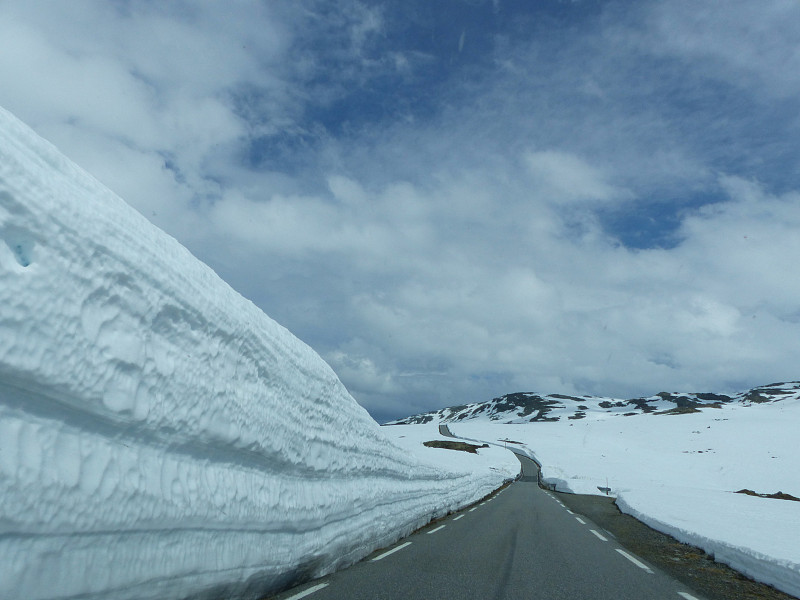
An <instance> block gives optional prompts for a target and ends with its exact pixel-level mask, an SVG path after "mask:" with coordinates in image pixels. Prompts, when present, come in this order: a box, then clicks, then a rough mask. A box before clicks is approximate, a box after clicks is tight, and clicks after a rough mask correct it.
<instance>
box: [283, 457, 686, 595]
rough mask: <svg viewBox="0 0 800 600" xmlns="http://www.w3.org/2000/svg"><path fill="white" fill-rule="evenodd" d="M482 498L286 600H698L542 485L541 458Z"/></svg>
mask: <svg viewBox="0 0 800 600" xmlns="http://www.w3.org/2000/svg"><path fill="white" fill-rule="evenodd" d="M518 458H519V459H520V462H521V463H522V471H523V477H522V478H521V479H520V480H519V481H517V482H515V483H513V484H511V485H510V486H508V487H507V488H505V489H504V490H502V491H500V492H499V493H495V494H493V495H492V496H490V497H489V499H488V500H487V501H485V502H481V503H479V504H477V505H475V506H472V507H468V508H466V509H464V510H462V511H461V512H459V513H457V514H453V515H450V516H448V517H447V518H445V519H442V520H440V521H437V522H434V523H432V524H430V525H428V526H427V527H425V528H423V529H421V530H420V531H418V532H416V533H415V534H413V535H411V536H409V537H408V538H405V539H403V540H400V541H399V542H397V543H396V544H395V545H393V546H390V547H388V548H384V549H382V550H379V551H377V552H375V553H374V554H373V555H371V556H369V557H367V558H366V559H365V560H363V561H361V562H359V563H357V564H356V565H354V566H352V567H350V568H349V569H345V570H343V571H339V572H337V573H333V574H332V575H329V576H327V577H323V578H322V579H319V580H316V581H313V582H309V583H307V584H304V585H302V586H298V587H297V588H294V589H292V590H289V591H287V592H284V593H283V594H280V595H279V596H276V598H277V599H280V600H299V599H300V598H308V599H309V600H331V599H339V598H346V599H348V600H362V599H363V600H381V599H386V600H389V599H392V600H394V599H410V600H417V599H418V600H447V599H453V600H455V599H459V600H464V599H475V600H495V599H496V600H512V599H519V600H523V599H525V600H531V599H537V598H541V599H546V600H550V599H552V600H587V599H591V600H643V599H647V600H654V599H662V598H663V599H670V600H681V599H684V600H691V599H693V598H695V599H697V600H701V597H700V596H699V595H698V594H697V593H695V592H692V591H690V590H689V589H687V588H686V587H685V586H683V585H682V584H680V583H679V582H677V581H676V580H674V579H672V578H670V577H668V576H667V575H664V574H662V573H661V572H659V571H658V570H657V569H655V568H653V567H652V566H650V565H648V564H646V563H645V562H643V561H641V560H639V559H638V558H637V557H636V556H634V555H632V554H631V553H629V552H627V551H625V549H624V548H622V547H621V546H620V545H619V544H617V543H616V542H615V541H614V539H613V537H612V536H611V534H609V533H607V532H605V531H604V530H602V529H601V528H599V527H597V526H595V525H594V524H592V523H591V522H590V521H588V520H587V519H586V518H584V517H581V516H579V515H576V514H573V513H571V512H570V511H569V510H568V509H567V508H566V507H565V506H564V505H563V504H561V502H560V501H558V500H557V499H556V498H555V495H553V494H551V493H549V492H547V491H544V490H542V489H540V488H539V486H538V485H537V483H536V481H537V473H538V467H537V466H536V464H535V463H534V462H533V461H531V460H530V459H527V458H524V457H520V456H518Z"/></svg>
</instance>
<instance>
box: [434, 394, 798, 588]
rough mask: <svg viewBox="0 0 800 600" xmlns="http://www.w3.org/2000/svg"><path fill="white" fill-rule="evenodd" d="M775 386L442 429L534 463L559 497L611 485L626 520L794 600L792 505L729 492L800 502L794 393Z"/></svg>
mask: <svg viewBox="0 0 800 600" xmlns="http://www.w3.org/2000/svg"><path fill="white" fill-rule="evenodd" d="M772 387H774V388H775V389H778V388H777V386H772ZM781 389H782V390H784V391H785V392H786V393H782V394H780V397H781V398H782V399H780V400H777V401H772V402H764V401H763V400H760V401H759V402H761V403H755V401H754V403H753V404H751V405H748V404H747V403H741V402H737V403H731V404H723V405H722V406H720V407H719V408H703V409H702V411H700V412H694V413H688V414H662V415H658V414H638V415H634V416H629V417H626V416H610V415H609V416H605V415H602V414H598V415H596V416H592V415H591V414H589V415H588V416H587V417H586V418H584V419H579V420H572V421H559V422H549V423H547V422H546V423H542V422H539V423H528V424H526V425H515V424H509V425H501V424H490V423H486V422H485V421H484V422H479V421H469V422H463V423H457V424H450V425H449V427H450V430H451V431H452V432H453V433H454V434H456V435H459V436H463V437H465V438H469V439H474V440H482V441H488V442H493V443H495V444H503V443H507V444H508V446H509V447H512V445H513V446H514V447H515V450H517V451H520V450H522V451H523V452H524V453H526V454H528V455H531V456H532V457H533V458H535V459H536V460H537V461H538V462H540V463H541V465H542V475H543V481H544V483H546V484H550V485H552V486H555V488H556V489H557V490H559V491H564V492H574V493H579V494H601V493H602V492H601V491H599V488H601V487H607V486H608V487H610V488H611V493H612V494H613V495H615V496H616V497H617V505H618V506H619V507H620V509H621V510H622V511H623V512H627V513H629V514H632V515H633V516H635V517H637V518H638V519H640V520H641V521H643V522H645V523H647V524H648V525H650V526H651V527H653V528H655V529H658V530H660V531H663V532H665V533H668V534H670V535H672V536H674V537H675V538H676V539H678V540H680V541H683V542H686V543H690V544H693V545H695V546H698V547H700V548H702V549H703V550H705V551H706V552H708V553H709V554H712V555H713V556H714V557H715V558H716V559H717V560H719V561H721V562H724V563H726V564H729V565H731V566H732V567H734V568H735V569H737V570H739V571H741V572H742V573H745V574H747V575H749V576H750V577H753V578H754V579H757V580H759V581H763V582H766V583H769V584H772V585H774V586H775V587H777V588H778V589H781V590H783V591H785V592H787V593H789V594H792V595H794V596H797V597H800V544H799V543H798V540H800V502H794V501H790V500H778V499H771V498H760V497H753V496H748V495H744V494H737V493H735V492H737V491H738V490H741V489H750V490H754V491H756V492H758V493H762V494H774V493H776V492H784V493H786V494H790V495H793V496H795V497H800V471H798V469H797V465H798V464H800V445H799V444H798V443H797V427H798V424H799V423H800V389H798V386H797V384H796V383H792V384H783V385H782V386H781ZM775 397H778V396H775ZM505 439H510V440H512V441H513V442H520V443H517V444H512V443H509V442H502V441H501V440H505ZM534 454H535V456H534Z"/></svg>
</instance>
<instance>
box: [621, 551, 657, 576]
mask: <svg viewBox="0 0 800 600" xmlns="http://www.w3.org/2000/svg"><path fill="white" fill-rule="evenodd" d="M617 552H619V553H620V554H622V556H624V557H625V558H627V559H628V560H629V561H631V562H632V563H633V564H635V565H636V566H637V567H639V568H640V569H644V570H645V571H647V572H648V573H652V572H653V570H652V569H651V568H650V567H648V566H647V565H646V564H644V563H643V562H642V561H640V560H639V559H638V558H636V557H635V556H631V555H630V554H628V553H627V552H625V550H622V549H620V548H617Z"/></svg>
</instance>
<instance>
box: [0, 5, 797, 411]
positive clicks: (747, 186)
mask: <svg viewBox="0 0 800 600" xmlns="http://www.w3.org/2000/svg"><path fill="white" fill-rule="evenodd" d="M0 40H2V41H1V42H0V105H2V106H3V107H4V108H6V109H7V110H9V111H11V112H12V113H14V114H15V115H16V116H17V117H19V118H20V119H22V120H23V121H25V122H26V123H27V124H28V125H30V126H31V127H32V128H34V129H35V130H36V131H37V132H38V133H39V134H40V135H42V136H43V137H45V138H46V139H48V140H50V141H51V142H52V143H54V144H55V145H56V146H57V147H58V148H59V149H60V150H61V151H62V152H64V153H65V154H66V155H67V156H69V157H70V158H71V159H72V160H74V161H75V162H77V163H78V164H79V165H81V166H82V167H83V168H85V169H86V170H87V171H89V172H90V173H92V174H93V175H94V176H95V177H97V178H98V179H99V180H100V181H102V182H103V183H104V184H106V185H107V186H108V187H110V188H111V189H112V190H114V191H115V192H116V193H117V194H119V195H120V196H121V197H123V198H124V199H125V200H126V201H127V202H128V203H129V204H131V205H132V206H133V207H135V208H136V209H137V210H139V211H140V212H141V213H142V214H143V215H144V216H145V217H147V218H148V219H149V220H150V221H152V222H153V223H154V224H155V225H157V226H158V227H160V228H161V229H163V230H164V231H166V232H167V233H169V234H170V235H172V236H174V237H175V238H176V239H177V240H178V241H180V242H181V243H182V244H183V245H185V246H186V247H187V248H189V250H190V251H191V252H192V253H193V254H194V255H195V256H197V257H198V258H199V259H200V260H202V261H204V262H206V263H207V264H209V265H210V266H211V267H212V268H214V269H215V270H216V271H217V273H218V274H219V275H220V276H221V277H222V278H223V279H224V280H225V281H227V282H228V283H229V284H230V285H231V286H233V287H234V288H235V289H236V290H238V291H239V292H240V293H242V294H243V295H244V296H246V297H247V298H249V299H250V300H252V301H253V302H254V303H255V304H256V305H258V306H259V307H260V308H262V309H263V310H264V312H266V313H267V314H268V315H270V316H271V317H272V318H274V319H275V320H276V321H278V322H279V323H281V324H282V325H284V326H285V327H287V328H288V329H289V330H290V331H292V332H293V333H294V334H295V335H297V336H298V337H299V338H300V339H302V340H303V341H305V342H306V343H308V344H309V345H311V346H312V347H313V348H314V349H315V350H316V351H317V352H318V353H319V354H320V355H321V356H322V357H323V358H324V359H325V360H326V361H327V362H328V363H329V364H330V365H331V366H332V367H333V369H334V370H335V371H336V373H337V374H338V376H339V378H340V379H341V380H342V382H343V383H344V384H345V385H346V386H347V388H348V390H349V391H350V392H351V394H352V395H353V396H354V397H355V398H356V400H358V402H359V403H360V404H362V406H364V407H365V408H366V409H367V410H368V411H370V413H371V414H372V415H373V416H374V417H375V418H376V419H377V420H378V421H381V422H383V421H385V420H389V419H392V418H397V417H402V416H406V415H409V414H413V413H418V412H422V411H426V410H432V409H436V408H440V407H443V406H451V405H455V404H463V403H466V402H477V401H484V400H489V399H491V398H493V397H496V396H500V395H502V394H506V393H511V392H518V391H529V392H540V393H556V392H557V393H569V394H591V395H602V396H613V397H620V398H633V397H638V396H649V395H652V394H655V393H657V392H659V391H715V392H733V391H740V390H744V389H747V388H749V387H753V386H755V385H761V384H766V383H771V382H776V381H787V380H797V379H800V366H798V357H799V356H800V277H799V276H798V271H799V270H800V267H798V265H799V264H800V142H798V140H800V110H799V109H800V1H798V0H763V1H761V2H751V1H750V0H727V1H725V2H716V1H711V0H671V1H670V2H661V1H648V0H641V1H636V2H633V1H619V2H618V1H601V0H572V1H568V0H485V1H484V0H440V1H437V2H430V0H385V1H370V0H365V1H356V0H337V1H336V2H331V1H324V0H264V1H257V0H232V1H230V2H211V1H206V2H203V1H192V2H188V1H182V0H174V1H164V2H161V1H155V0H139V1H133V0H72V1H70V2H67V1H59V0H47V1H45V0H3V1H2V2H0Z"/></svg>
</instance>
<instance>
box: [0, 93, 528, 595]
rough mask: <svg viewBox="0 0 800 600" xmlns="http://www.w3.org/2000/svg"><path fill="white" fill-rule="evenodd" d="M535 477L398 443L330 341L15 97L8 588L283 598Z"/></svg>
mask: <svg viewBox="0 0 800 600" xmlns="http://www.w3.org/2000/svg"><path fill="white" fill-rule="evenodd" d="M415 447H416V446H415ZM420 447H421V446H420ZM431 456H432V455H431ZM512 459H513V457H512ZM452 460H455V459H451V461H452ZM501 462H502V461H501ZM506 462H508V461H506ZM470 464H472V463H470ZM475 464H477V463H475ZM511 464H512V465H513V463H511ZM517 468H518V465H517ZM514 474H515V473H514V472H510V471H509V469H508V468H504V469H498V468H492V469H490V468H488V467H487V466H486V465H485V464H484V465H483V466H482V467H481V466H476V467H474V468H473V467H470V466H469V464H466V463H464V464H458V465H457V464H455V463H452V462H450V463H447V462H441V461H433V460H427V459H425V458H424V457H422V456H419V455H417V454H416V453H415V452H413V451H409V450H408V449H407V448H405V447H402V445H400V444H396V443H394V442H393V441H392V439H391V438H390V437H388V436H387V435H386V431H385V430H382V429H381V428H380V427H379V426H378V424H377V423H375V422H374V421H373V420H372V419H371V418H370V417H369V415H368V414H367V412H366V411H365V410H364V409H363V408H361V407H360V406H359V405H358V404H357V403H356V402H355V401H354V400H353V398H352V397H351V396H350V395H349V394H348V393H347V391H346V390H345V388H344V386H343V385H342V384H341V383H340V381H339V379H338V378H337V377H336V375H335V374H334V373H333V371H332V370H331V369H330V368H329V367H328V365H327V364H325V362H324V361H323V360H322V359H321V358H320V357H319V356H318V355H317V354H316V353H315V352H314V351H312V350H311V349H310V348H309V347H308V346H306V345H305V344H303V343H302V342H300V341H299V340H298V339H297V338H295V337H294V336H293V335H292V334H291V333H289V332H288V331H287V330H286V329H284V328H283V327H281V326H280V325H278V324H277V323H275V322H274V321H273V320H272V319H270V318H269V317H267V316H266V315H265V314H264V313H263V312H262V311H261V310H259V309H258V308H257V307H256V306H255V305H253V304H252V303H251V302H249V301H247V300H246V299H244V298H243V297H242V296H240V295H239V294H238V293H236V292H235V291H234V290H233V289H231V288H230V287H229V286H228V285H227V284H225V283H224V282H223V281H222V280H221V279H220V278H219V277H218V276H217V275H216V274H215V273H214V272H213V271H212V270H211V269H210V268H208V267H207V266H206V265H204V264H202V263H200V262H199V261H198V260H196V259H195V258H194V257H193V256H191V254H190V253H189V252H188V251H187V250H186V249H185V248H183V247H182V246H181V245H180V244H178V243H177V242H176V241H175V240H174V239H172V238H170V237H169V236H167V235H166V234H164V233H163V232H162V231H160V230H158V229H157V228H155V227H154V226H152V225H151V224H150V223H149V222H148V221H147V220H146V219H144V218H143V217H142V216H141V215H139V214H138V213H137V212H135V211H134V210H133V209H132V208H130V207H129V206H128V205H126V204H125V203H124V202H123V201H122V200H121V199H120V198H118V197H117V196H115V195H114V194H113V193H112V192H110V191H109V190H108V189H106V188H104V187H103V186H102V185H101V184H100V183H98V182H97V181H96V180H95V179H93V178H92V177H91V176H90V175H88V174H87V173H85V172H84V171H82V170H81V169H80V168H79V167H77V166H76V165H75V164H73V163H71V162H70V161H69V160H68V159H67V158H65V157H64V156H63V155H61V154H60V153H59V152H58V151H57V150H56V149H55V148H54V147H53V146H52V145H50V144H49V143H47V142H45V141H44V140H42V139H41V138H39V137H38V136H37V135H36V134H35V133H34V132H33V131H32V130H30V129H29V128H28V127H26V126H25V125H23V124H22V123H21V122H19V121H18V120H17V119H16V118H14V117H13V116H12V115H11V114H9V113H8V112H6V111H4V110H3V109H0V598H9V599H11V598H20V599H22V598H24V599H25V600H37V599H56V598H82V599H84V600H90V599H94V598H114V599H116V600H125V599H127V598H138V599H147V598H153V599H156V598H158V599H160V600H163V599H169V598H185V597H194V598H201V597H203V598H205V597H215V598H217V597H219V598H221V597H225V598H231V599H233V598H258V597H263V596H264V595H266V593H268V592H269V591H271V590H274V589H276V588H278V587H281V586H282V585H285V584H288V583H291V582H293V581H298V580H300V579H304V578H308V577H312V576H317V575H321V574H323V573H326V572H329V571H331V570H333V569H334V568H336V567H338V566H341V565H344V564H348V563H351V562H354V561H356V560H358V559H359V558H361V557H363V556H365V555H366V554H368V553H369V552H371V551H372V550H373V549H375V548H377V547H380V546H383V545H386V544H388V543H391V542H393V541H394V540H396V539H398V538H399V537H401V536H403V535H405V534H408V533H410V532H411V531H412V530H414V529H415V528H417V527H419V526H421V525H423V524H425V523H426V522H427V521H428V520H429V519H431V518H432V517H436V516H440V515H442V514H444V513H446V512H447V511H449V510H452V509H455V508H457V507H460V506H463V505H465V504H469V503H471V502H473V501H475V500H477V499H479V498H480V497H482V496H484V495H485V494H487V493H489V492H490V491H491V490H492V489H494V488H496V487H498V486H499V485H500V484H501V483H502V481H503V480H504V479H505V478H507V477H508V476H509V475H511V476H513V475H514Z"/></svg>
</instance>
